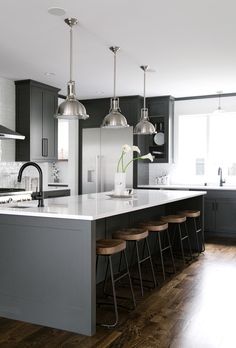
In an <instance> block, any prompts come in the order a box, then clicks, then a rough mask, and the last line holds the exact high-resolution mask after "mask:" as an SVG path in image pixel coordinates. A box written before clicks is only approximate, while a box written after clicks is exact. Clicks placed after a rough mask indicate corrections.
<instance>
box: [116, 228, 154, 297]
mask: <svg viewBox="0 0 236 348" xmlns="http://www.w3.org/2000/svg"><path fill="white" fill-rule="evenodd" d="M112 237H113V238H117V239H122V240H123V241H126V242H128V243H130V242H133V243H134V246H133V251H132V258H131V265H132V261H133V255H134V250H136V256H137V263H138V273H139V281H140V290H141V296H143V294H144V292H143V281H146V280H145V279H143V277H142V270H141V264H142V263H143V262H145V261H148V260H149V262H150V266H151V271H152V278H153V284H154V287H156V286H157V282H156V277H155V273H154V267H153V263H152V255H151V252H150V247H149V243H148V230H147V229H143V228H124V229H122V230H119V231H116V232H114V233H113V234H112ZM141 241H143V252H142V258H141V257H140V250H139V243H140V242H141ZM145 246H146V248H147V256H146V257H144V253H145Z"/></svg>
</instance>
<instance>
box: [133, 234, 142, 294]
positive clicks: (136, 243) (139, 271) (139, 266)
mask: <svg viewBox="0 0 236 348" xmlns="http://www.w3.org/2000/svg"><path fill="white" fill-rule="evenodd" d="M135 247H136V254H137V260H138V273H139V280H140V289H141V296H143V279H142V270H141V262H140V257H139V248H138V242H137V241H135Z"/></svg>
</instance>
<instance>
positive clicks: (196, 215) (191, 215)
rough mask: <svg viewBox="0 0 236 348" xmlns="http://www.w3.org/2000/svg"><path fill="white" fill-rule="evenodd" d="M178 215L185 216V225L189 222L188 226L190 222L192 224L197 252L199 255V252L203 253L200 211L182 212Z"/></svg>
mask: <svg viewBox="0 0 236 348" xmlns="http://www.w3.org/2000/svg"><path fill="white" fill-rule="evenodd" d="M180 214H181V215H184V216H186V218H187V223H188V221H189V226H191V225H190V222H191V220H192V222H193V224H192V230H193V232H194V235H195V240H196V245H197V251H198V255H199V254H200V253H201V252H203V251H205V243H204V235H203V230H202V228H201V223H200V216H201V212H200V210H183V211H181V212H180ZM199 239H200V240H199ZM200 243H201V246H200Z"/></svg>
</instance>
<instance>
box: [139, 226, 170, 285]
mask: <svg viewBox="0 0 236 348" xmlns="http://www.w3.org/2000/svg"><path fill="white" fill-rule="evenodd" d="M140 226H142V227H143V228H145V229H147V230H148V231H149V232H152V233H156V236H157V239H156V241H157V245H158V246H159V253H160V257H161V267H162V274H163V279H164V280H165V279H166V272H165V265H164V259H163V253H164V251H167V250H169V251H170V257H171V262H172V268H173V272H174V273H176V269H175V262H174V256H173V250H172V245H171V242H170V234H169V230H168V223H167V222H163V221H148V222H141V224H140ZM165 237H167V241H166V240H165V239H166V238H165Z"/></svg>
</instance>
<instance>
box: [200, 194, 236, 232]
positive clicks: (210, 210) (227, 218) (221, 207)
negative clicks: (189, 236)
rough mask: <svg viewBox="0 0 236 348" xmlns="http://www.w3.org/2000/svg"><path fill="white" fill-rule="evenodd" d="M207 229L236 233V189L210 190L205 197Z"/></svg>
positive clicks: (208, 230)
mask: <svg viewBox="0 0 236 348" xmlns="http://www.w3.org/2000/svg"><path fill="white" fill-rule="evenodd" d="M205 231H206V232H212V233H230V234H235V235H236V193H235V191H227V190H223V191H221V190H219V191H217V190H216V191H214V190H213V191H210V190H208V192H207V197H206V199H205Z"/></svg>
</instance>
